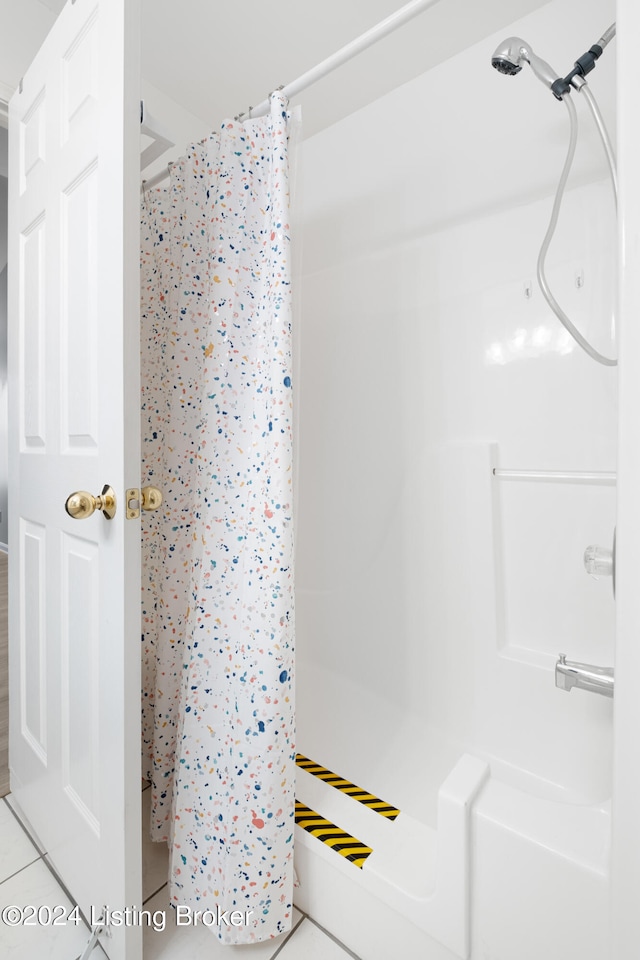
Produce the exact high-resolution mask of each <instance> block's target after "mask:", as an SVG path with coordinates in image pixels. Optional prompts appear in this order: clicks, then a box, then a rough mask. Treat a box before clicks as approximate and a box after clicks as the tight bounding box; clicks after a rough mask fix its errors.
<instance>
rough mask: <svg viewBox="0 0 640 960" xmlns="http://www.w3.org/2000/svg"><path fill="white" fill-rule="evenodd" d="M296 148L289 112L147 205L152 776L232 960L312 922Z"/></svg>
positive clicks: (157, 799)
mask: <svg viewBox="0 0 640 960" xmlns="http://www.w3.org/2000/svg"><path fill="white" fill-rule="evenodd" d="M290 132H291V117H290V115H289V114H288V113H287V104H286V100H284V99H283V98H282V96H281V95H279V94H274V95H272V98H271V112H270V114H269V115H268V116H266V117H263V118H259V119H254V120H248V121H246V122H244V123H241V122H238V121H228V122H226V123H225V124H223V125H222V127H221V130H220V133H219V134H214V135H212V136H211V137H210V138H209V139H208V140H207V141H205V142H203V143H200V144H195V145H193V146H192V147H191V148H190V149H189V151H188V153H187V155H186V156H185V157H184V158H183V159H182V160H181V161H179V162H178V163H177V164H175V165H174V166H173V167H172V170H171V181H170V186H169V187H168V189H157V190H154V191H150V192H149V193H148V194H147V196H145V197H144V198H143V202H142V234H141V237H142V244H141V245H142V252H141V265H142V269H141V306H142V339H141V361H142V364H141V368H142V411H143V412H142V447H143V477H144V478H145V482H146V483H150V484H153V485H155V486H157V487H159V488H160V490H161V491H162V493H163V497H164V501H163V503H162V506H161V507H160V509H158V510H157V511H156V512H154V513H151V512H149V513H146V514H144V516H143V584H144V588H143V632H142V661H143V691H142V704H143V706H142V713H143V774H144V776H145V777H146V778H147V779H148V780H150V781H151V784H152V787H151V789H152V792H153V795H152V823H151V832H152V837H153V839H154V840H164V841H167V842H168V843H169V846H170V895H171V900H172V902H173V903H174V904H175V905H177V904H180V905H183V907H184V908H191V910H200V911H210V912H209V913H208V914H205V919H206V920H207V921H208V922H209V925H210V926H211V929H212V930H214V931H215V932H216V933H217V935H218V937H219V938H220V939H221V940H222V941H223V942H224V943H248V942H252V941H258V940H263V939H266V938H268V937H272V936H276V935H277V934H279V933H281V932H283V931H285V930H287V929H289V927H290V923H291V914H292V887H293V829H294V787H295V774H294V771H295V750H294V702H293V641H294V633H293V630H294V623H293V527H292V507H293V496H292V470H293V466H292V449H291V447H292V399H291V398H292V388H291V360H292V357H291V297H290V266H291V265H290V249H289V248H290V237H289V232H290V231H289V214H288V204H289V196H288V181H289V176H288V146H289V138H290ZM183 912H184V915H185V916H187V917H188V916H190V914H189V912H188V910H186V909H185V910H184V911H183Z"/></svg>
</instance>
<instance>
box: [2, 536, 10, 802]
mask: <svg viewBox="0 0 640 960" xmlns="http://www.w3.org/2000/svg"><path fill="white" fill-rule="evenodd" d="M7 566H8V563H7V555H6V553H3V552H2V551H1V550H0V797H4V795H5V794H6V793H9V665H8V659H7V646H8V642H7V640H8V633H9V630H8V627H7V614H8V609H9V603H8V588H7Z"/></svg>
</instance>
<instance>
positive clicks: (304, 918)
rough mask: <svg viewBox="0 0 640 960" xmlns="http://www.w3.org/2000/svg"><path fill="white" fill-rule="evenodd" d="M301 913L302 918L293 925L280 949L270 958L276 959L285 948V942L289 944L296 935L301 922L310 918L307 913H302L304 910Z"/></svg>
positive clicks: (271, 959)
mask: <svg viewBox="0 0 640 960" xmlns="http://www.w3.org/2000/svg"><path fill="white" fill-rule="evenodd" d="M297 909H298V908H297V907H296V910H297ZM300 913H301V914H302V916H301V917H300V919H299V920H298V922H297V923H296V924H295V926H293V927H291V930H289V933H288V934H287V935H286V937H285V938H284V940H283V941H282V943H281V944H280V945H279V947H278V949H277V950H276V952H275V953H272V954H271V956H270V957H269V960H276V957H277V956H278V954H279V953H280V952H281V951H282V950H284V947H285V944H287V943H288V942H289V940H291V938H292V936H293V935H294V933H295V932H296V930H297V929H298V927H299V926H300V924H301V923H303V922H304V921H305V920H307V919H308V918H307V915H306V913H302V911H300Z"/></svg>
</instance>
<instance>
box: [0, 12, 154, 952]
mask: <svg viewBox="0 0 640 960" xmlns="http://www.w3.org/2000/svg"><path fill="white" fill-rule="evenodd" d="M137 7H138V4H137V0H68V2H67V4H66V7H65V8H64V9H63V11H62V13H61V15H60V17H59V19H58V21H57V22H56V23H55V25H54V27H53V29H52V31H51V33H50V34H49V36H48V38H47V40H46V41H45V43H44V45H43V47H42V49H41V50H40V52H39V53H38V55H37V57H36V59H35V60H34V62H33V64H32V65H31V67H30V68H29V71H28V72H27V74H26V76H25V77H24V79H23V81H22V83H21V88H20V90H18V91H16V93H15V95H14V96H13V98H12V100H11V103H10V108H9V136H10V147H9V150H10V159H9V164H10V165H9V190H10V209H9V218H10V219H9V233H10V240H9V242H10V253H9V259H10V289H9V316H10V321H9V339H10V346H9V349H10V360H9V367H10V386H9V390H10V393H9V397H10V413H9V418H10V441H9V443H10V507H9V513H10V531H9V544H10V561H9V578H10V597H11V601H10V703H11V717H10V768H11V789H12V792H13V794H14V795H15V798H16V800H17V802H18V803H19V805H20V806H21V808H22V810H23V811H24V813H25V815H26V817H27V818H28V820H29V821H30V823H31V825H32V827H33V828H34V830H35V832H36V834H37V836H38V837H39V839H40V841H41V843H42V845H43V846H44V848H45V849H46V851H47V852H48V853H49V854H50V856H51V859H52V861H53V863H54V864H55V866H56V868H57V870H58V871H59V873H60V875H61V877H62V879H63V881H64V883H65V884H66V886H67V887H68V889H69V891H70V892H71V894H72V896H73V897H74V898H75V900H76V902H77V903H78V904H79V905H80V908H81V909H82V910H83V911H84V913H85V914H86V915H87V917H89V916H90V913H91V908H92V907H93V908H94V912H95V911H99V910H100V908H101V907H103V906H104V905H106V906H108V907H110V908H111V909H112V910H118V909H124V908H125V907H127V906H138V907H139V906H140V905H141V903H140V895H141V880H140V873H141V868H140V842H139V840H140V824H139V800H140V734H139V714H140V697H139V674H140V668H139V663H140V653H139V637H140V573H139V564H140V551H139V542H140V531H139V526H138V523H139V521H128V520H126V519H125V513H126V511H125V489H126V487H137V486H138V485H139V470H140V451H139V414H138V411H139V384H138V356H139V345H138V343H139V339H138V338H139V332H138V315H139V307H138V297H139V291H138V259H139V254H138V249H139V239H138V237H139V218H138V190H139V183H138V179H137V170H138V166H139V125H140V117H139V95H138V90H137V83H138V75H139V70H138V57H139V53H138V39H139V32H138V30H139V24H138V14H139V10H138V8H137ZM105 484H110V485H111V487H113V489H114V491H115V495H116V499H117V510H116V514H115V517H114V518H113V519H107V518H105V516H103V514H102V513H101V512H100V511H99V510H97V511H96V512H95V513H94V514H93V515H92V516H90V517H89V518H87V519H83V520H77V519H72V518H71V517H70V516H69V515H67V513H66V511H65V502H66V500H67V498H68V497H69V495H70V494H71V493H73V492H74V491H78V490H86V491H89V492H90V493H91V494H94V495H96V494H100V493H101V492H102V489H103V487H104V485H105ZM140 934H141V931H140V929H139V928H137V927H135V926H126V927H125V926H120V927H118V928H114V929H113V930H112V936H111V937H108V938H105V939H104V940H103V944H104V947H105V949H106V951H107V952H108V954H109V955H110V956H111V957H113V958H125V957H127V958H135V957H139V956H140V955H141V948H140Z"/></svg>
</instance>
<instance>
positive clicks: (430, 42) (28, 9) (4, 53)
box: [0, 0, 545, 136]
mask: <svg viewBox="0 0 640 960" xmlns="http://www.w3.org/2000/svg"><path fill="white" fill-rule="evenodd" d="M79 2H83V0H79ZM544 2H545V0H482V2H481V3H479V2H478V0H442V2H440V3H438V4H436V6H435V7H433V8H432V9H429V10H427V11H425V12H423V13H422V14H420V15H419V16H418V17H417V18H416V19H415V20H413V21H411V23H410V24H408V25H406V26H404V27H402V28H400V29H399V30H398V31H397V32H396V33H394V34H392V35H391V36H389V37H387V38H385V39H384V40H382V41H381V42H379V43H378V44H376V45H375V46H374V47H371V48H370V49H368V50H367V51H365V52H364V53H362V54H360V55H359V56H358V57H357V58H356V59H355V60H353V61H351V62H350V63H348V64H346V65H345V66H343V67H341V68H340V69H339V70H337V71H336V72H335V73H333V74H332V75H331V77H329V78H327V79H325V80H322V81H320V82H319V83H317V84H316V85H315V86H314V87H313V88H311V89H309V90H308V91H306V92H305V93H304V94H302V95H301V97H300V98H299V99H301V100H302V101H303V102H304V135H305V136H310V135H312V134H313V133H315V132H317V131H318V130H321V129H323V128H324V127H326V126H328V125H329V124H331V123H333V122H335V121H337V120H339V119H341V118H342V117H344V116H346V115H348V114H349V113H352V112H353V111H354V110H356V109H358V108H360V107H362V106H364V105H365V104H366V103H369V102H371V101H372V100H375V99H377V98H378V97H379V96H381V95H383V94H384V93H386V92H388V91H389V90H391V89H394V88H395V87H397V86H399V85H400V84H402V83H405V82H406V81H408V80H410V79H412V78H413V77H415V76H417V75H419V74H421V73H423V72H424V71H425V70H426V69H428V68H429V67H430V66H433V65H434V64H436V63H439V62H441V61H442V60H445V59H447V58H448V57H450V56H452V55H453V54H454V53H456V52H457V51H458V50H460V49H462V48H463V47H466V46H468V45H469V44H471V43H473V42H475V41H477V40H479V39H481V38H482V37H484V36H488V35H489V34H491V33H493V32H494V31H496V30H498V29H500V28H501V27H502V25H504V24H506V23H508V22H511V21H512V20H515V19H517V18H519V17H521V16H523V15H525V14H526V13H528V12H529V11H531V10H533V9H535V8H536V7H539V6H542V5H544ZM141 3H142V51H141V59H142V67H141V72H142V77H143V78H144V80H145V81H147V84H148V85H149V84H150V85H152V86H153V88H155V89H157V90H158V91H160V92H161V94H162V95H164V96H165V98H166V97H168V98H171V101H175V102H177V104H178V105H180V106H181V107H183V108H184V109H185V110H186V111H188V112H189V114H190V115H192V116H194V117H196V118H198V119H199V120H200V121H201V122H202V123H203V124H205V125H206V128H207V129H213V128H215V127H217V126H218V125H219V124H220V122H221V121H222V120H223V119H224V118H225V117H228V116H231V115H234V114H237V113H239V112H241V111H243V110H246V109H247V108H248V107H249V106H250V105H251V104H254V105H255V104H256V103H258V102H260V101H261V100H263V99H264V98H265V97H266V96H267V94H268V93H269V92H270V91H271V90H273V89H274V88H275V87H278V86H279V85H280V84H286V83H289V82H291V81H292V80H294V79H296V78H297V77H298V76H299V75H301V74H302V73H304V72H305V71H307V70H308V69H310V68H311V67H313V66H315V65H316V64H317V63H318V62H320V61H321V60H323V59H324V58H326V57H328V56H329V55H330V54H332V53H334V52H335V51H336V50H337V49H339V48H340V47H341V46H343V45H344V44H345V43H348V42H349V41H351V40H352V39H354V38H355V37H357V36H359V35H360V34H361V33H363V32H364V31H365V30H367V29H369V28H370V27H372V26H373V25H374V24H376V23H378V22H379V21H380V20H383V19H384V18H385V17H387V16H389V14H391V13H393V12H394V11H395V10H397V9H398V8H400V7H401V6H403V3H402V0H315V2H313V3H311V2H305V3H301V2H300V0H270V2H257V0H216V2H214V3H212V2H210V0H180V4H179V14H177V12H176V8H177V7H178V4H177V3H176V0H141ZM63 6H64V0H0V25H1V29H0V99H8V97H9V95H10V94H11V92H12V91H13V89H15V87H16V86H17V84H18V81H19V79H20V77H21V76H22V75H23V73H24V72H25V70H26V68H27V66H28V64H29V63H30V61H31V59H32V58H33V56H34V54H35V53H36V51H37V49H38V47H39V46H40V44H41V43H42V41H43V39H44V37H45V36H46V34H47V32H48V31H49V29H50V27H51V25H52V23H53V21H54V19H55V17H56V15H57V14H58V12H59V11H60V10H61V9H62V7H63ZM153 112H154V113H157V112H158V109H157V108H156V107H154V108H153Z"/></svg>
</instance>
